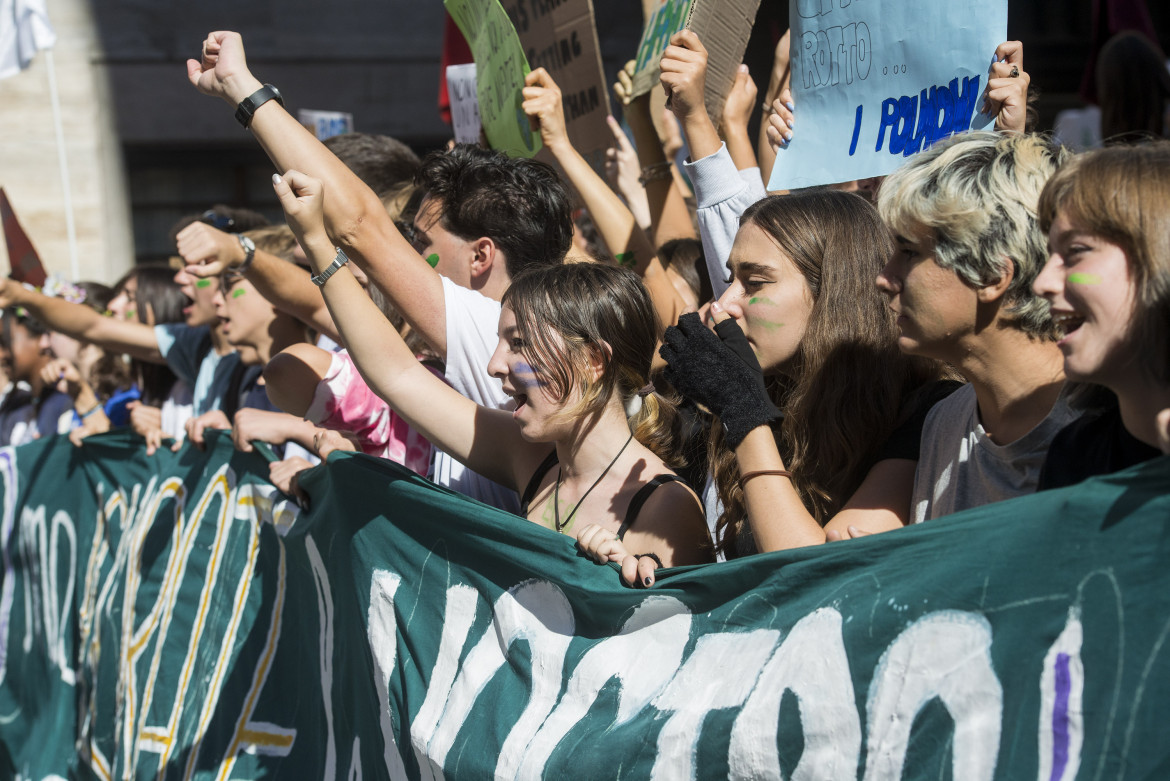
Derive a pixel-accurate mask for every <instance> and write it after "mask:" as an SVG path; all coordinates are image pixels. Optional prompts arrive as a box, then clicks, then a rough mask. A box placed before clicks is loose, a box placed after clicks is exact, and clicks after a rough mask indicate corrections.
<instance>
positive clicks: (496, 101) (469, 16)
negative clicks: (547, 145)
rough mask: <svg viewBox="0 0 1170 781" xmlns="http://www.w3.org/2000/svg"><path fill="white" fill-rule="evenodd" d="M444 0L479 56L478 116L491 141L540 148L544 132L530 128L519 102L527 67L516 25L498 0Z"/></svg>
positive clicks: (518, 150)
mask: <svg viewBox="0 0 1170 781" xmlns="http://www.w3.org/2000/svg"><path fill="white" fill-rule="evenodd" d="M443 6H444V7H446V9H447V12H448V13H449V14H451V18H452V19H454V20H455V24H456V25H458V26H459V30H460V32H462V33H463V37H464V38H466V39H467V45H468V46H470V47H471V53H472V55H473V56H474V57H475V64H476V95H477V97H478V101H479V116H480V119H481V120H482V122H483V129H484V134H485V135H486V136H487V140H488V143H489V144H490V145H491V147H492V149H498V150H500V151H502V152H506V153H507V154H509V155H511V156H512V157H532V156H533V155H535V154H536V153H537V152H538V151H540V148H541V143H540V134H539V133H533V132H532V127H531V125H530V124H529V122H528V115H527V114H525V113H524V109H522V108H521V107H520V106H521V104H522V103H523V102H524V96H523V94H522V93H521V90H522V89H524V77H525V76H527V75H528V71H529V67H528V60H527V58H525V56H524V50H523V49H522V48H521V46H520V40H519V39H518V38H517V37H516V28H515V27H513V26H512V22H511V21H510V20H509V19H508V15H507V14H506V13H505V12H504V9H503V8H502V7H501V6H500V2H499V0H443Z"/></svg>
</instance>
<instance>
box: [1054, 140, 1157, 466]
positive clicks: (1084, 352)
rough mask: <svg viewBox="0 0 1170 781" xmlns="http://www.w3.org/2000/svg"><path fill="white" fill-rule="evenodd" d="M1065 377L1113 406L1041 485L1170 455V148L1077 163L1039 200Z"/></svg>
mask: <svg viewBox="0 0 1170 781" xmlns="http://www.w3.org/2000/svg"><path fill="white" fill-rule="evenodd" d="M1039 214H1040V226H1041V228H1042V229H1043V230H1044V231H1045V232H1046V233H1047V234H1048V252H1049V257H1048V262H1047V263H1046V264H1045V265H1044V269H1043V270H1042V271H1041V272H1040V275H1039V276H1038V277H1037V278H1036V281H1035V283H1034V285H1033V289H1034V290H1035V291H1036V293H1037V294H1038V295H1041V296H1044V297H1045V298H1046V299H1048V301H1049V302H1050V303H1051V305H1052V316H1053V320H1054V321H1055V323H1056V327H1057V329H1058V330H1059V335H1060V341H1059V342H1057V346H1058V347H1059V348H1060V351H1061V353H1062V354H1063V356H1064V372H1065V375H1066V376H1067V377H1068V378H1069V379H1070V380H1073V381H1076V382H1082V383H1092V384H1093V385H1095V386H1098V389H1099V390H1100V389H1102V388H1103V389H1108V391H1107V392H1106V391H1104V390H1100V392H1101V393H1102V394H1103V395H1104V396H1105V397H1106V398H1105V399H1104V400H1101V399H1097V401H1099V402H1101V401H1103V403H1099V405H1098V407H1099V408H1098V409H1095V410H1093V411H1090V412H1087V413H1086V414H1085V415H1084V416H1083V417H1081V418H1079V419H1078V420H1076V421H1074V422H1073V423H1071V424H1069V425H1068V426H1066V427H1065V428H1064V429H1062V430H1061V431H1060V433H1058V434H1057V435H1056V437H1055V438H1054V439H1053V440H1052V445H1051V447H1050V448H1049V449H1048V457H1047V459H1046V460H1045V462H1044V467H1043V469H1042V470H1041V473H1040V488H1041V489H1043V488H1056V487H1060V486H1064V485H1071V484H1073V483H1077V482H1080V481H1081V480H1084V479H1086V478H1088V477H1092V476H1093V475H1100V474H1108V473H1111V472H1114V471H1117V470H1119V469H1124V468H1126V467H1129V466H1133V465H1134V464H1137V463H1140V462H1142V461H1146V460H1148V459H1151V458H1154V457H1156V456H1157V455H1159V454H1160V452H1161V449H1166V448H1168V447H1170V442H1168V441H1167V439H1168V436H1167V434H1168V428H1170V142H1165V141H1159V142H1156V143H1150V144H1143V145H1138V146H1111V147H1106V148H1105V149H1100V150H1095V151H1093V152H1087V153H1085V154H1083V155H1080V156H1079V157H1075V158H1073V160H1072V161H1071V162H1069V163H1068V164H1067V165H1065V166H1064V167H1063V168H1061V169H1060V170H1059V171H1057V172H1056V174H1054V175H1053V177H1052V178H1051V179H1049V180H1048V184H1047V185H1046V186H1045V188H1044V191H1043V192H1042V193H1041V194H1040V206H1039Z"/></svg>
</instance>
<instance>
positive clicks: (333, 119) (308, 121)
mask: <svg viewBox="0 0 1170 781" xmlns="http://www.w3.org/2000/svg"><path fill="white" fill-rule="evenodd" d="M297 121H298V122H300V123H301V124H302V125H304V126H305V129H306V130H308V131H309V132H310V133H312V134H313V135H315V136H317V140H318V141H324V140H325V139H327V138H333V137H334V136H340V135H345V134H346V133H352V132H353V114H351V113H349V112H348V111H318V110H316V109H309V108H302V109H297Z"/></svg>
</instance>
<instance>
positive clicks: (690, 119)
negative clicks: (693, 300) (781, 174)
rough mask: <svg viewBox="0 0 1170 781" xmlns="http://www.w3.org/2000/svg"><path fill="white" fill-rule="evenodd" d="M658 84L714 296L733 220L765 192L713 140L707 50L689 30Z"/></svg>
mask: <svg viewBox="0 0 1170 781" xmlns="http://www.w3.org/2000/svg"><path fill="white" fill-rule="evenodd" d="M661 68H662V76H661V79H662V86H663V89H665V90H666V91H667V93H668V94H669V95H670V96H671V98H670V103H671V108H672V109H673V111H674V113H675V115H676V116H677V117H678V118H679V122H680V123H681V124H682V126H683V130H684V131H685V132H686V134H687V138H688V139H689V141H690V143H691V161H690V162H687V163H684V167H685V168H686V170H687V172H688V174H689V175H690V178H691V183H692V184H693V185H694V188H695V202H696V206H697V210H696V219H697V220H698V223H699V235H700V238H701V239H702V241H703V254H704V256H705V257H706V260H707V273H708V275H709V277H710V279H711V289H712V290H713V291H714V294H715V297H716V298H718V297H719V296H720V295H722V294H723V291H725V290H726V289H727V286H728V281H727V279H728V276H729V274H728V270H727V258H728V256H729V255H730V254H731V245H732V244H733V243H734V241H735V234H736V233H737V232H738V231H739V217H740V215H741V214H743V212H744V210H746V209H747V207H748V206H750V205H752V204H753V203H755V202H756V201H758V200H759V199H761V198H763V197H764V196H765V195H767V193H766V192H765V191H764V185H763V182H762V181H760V180H759V178H758V177H754V176H753V177H750V178H744V177H742V176H741V175H740V173H739V171H738V170H736V167H735V163H734V161H733V160H732V159H731V155H730V154H729V152H728V151H727V149H726V148H725V146H724V144H723V142H722V141H720V140H719V134H718V133H717V132H716V131H715V125H714V123H712V122H711V118H710V117H709V116H707V108H706V105H705V104H704V101H703V93H704V85H705V82H706V74H707V51H706V49H704V48H703V44H702V43H701V42H700V41H699V36H697V35H695V33H694V32H692V31H691V30H683V31H682V32H680V33H676V34H675V35H674V36H673V37H672V38H671V39H670V46H667V47H666V51H665V52H663V55H662V64H661Z"/></svg>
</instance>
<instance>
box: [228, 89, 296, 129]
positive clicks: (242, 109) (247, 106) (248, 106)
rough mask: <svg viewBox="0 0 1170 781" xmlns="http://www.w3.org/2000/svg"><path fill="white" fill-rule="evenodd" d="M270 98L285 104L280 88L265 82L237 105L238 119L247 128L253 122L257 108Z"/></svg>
mask: <svg viewBox="0 0 1170 781" xmlns="http://www.w3.org/2000/svg"><path fill="white" fill-rule="evenodd" d="M270 100H275V101H276V102H277V103H279V104H280V105H282V106H283V105H284V98H282V97H281V95H280V90H278V89H277V88H276V87H274V86H272V85H271V84H265V85H264V86H263V87H261V88H260V89H258V90H256V91H255V92H253V93H252V94H251V95H249V96H248V97H246V98H244V99H243V100H241V101H240V105H238V106H236V121H237V122H239V123H240V124H241V125H243V126H244V127H245V128H246V127H248V126H249V125H251V124H252V115H253V114H255V113H256V109H258V108H260V107H261V106H263V105H264V104H265V103H267V102H268V101H270Z"/></svg>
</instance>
